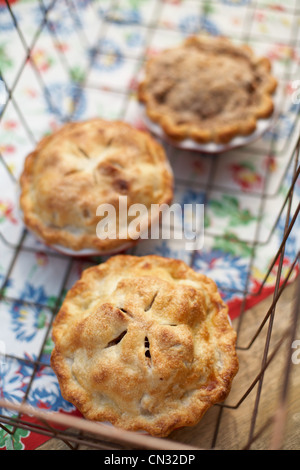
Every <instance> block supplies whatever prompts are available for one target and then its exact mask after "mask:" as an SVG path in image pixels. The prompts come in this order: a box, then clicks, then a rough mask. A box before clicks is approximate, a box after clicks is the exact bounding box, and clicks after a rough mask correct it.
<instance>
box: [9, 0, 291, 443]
mask: <svg viewBox="0 0 300 470" xmlns="http://www.w3.org/2000/svg"><path fill="white" fill-rule="evenodd" d="M57 1H58V0H52V1H50V0H49V1H45V0H39V2H38V4H39V8H40V12H41V15H42V17H41V18H42V19H41V22H40V25H39V27H38V28H37V30H36V33H35V34H34V35H33V37H32V38H31V40H30V41H29V42H28V39H27V38H26V37H25V36H24V34H23V31H22V25H21V24H20V23H19V22H18V18H17V16H16V13H15V9H14V5H13V3H12V4H11V2H9V1H8V0H5V6H4V7H3V8H6V9H7V12H8V13H9V15H10V19H11V22H12V23H13V25H14V27H15V31H16V33H17V35H18V37H19V39H20V42H21V44H22V47H23V49H24V59H23V61H22V63H21V64H20V68H19V70H18V71H17V73H16V75H15V77H14V80H12V81H11V83H10V84H8V82H7V80H6V79H5V77H4V76H3V75H1V77H0V78H1V80H2V82H3V83H4V86H5V89H6V92H7V97H6V100H5V103H4V105H3V106H2V109H1V114H0V117H1V118H3V117H4V116H5V113H6V111H7V108H8V106H9V105H10V106H12V107H13V109H14V111H15V113H16V114H17V116H18V118H19V120H20V122H21V123H22V125H23V128H24V131H25V133H26V135H27V137H28V140H29V141H30V142H31V143H32V145H35V144H36V142H37V141H38V140H39V136H36V135H35V133H34V130H33V129H32V128H31V126H30V121H29V119H28V116H27V115H25V114H24V112H23V109H22V104H21V103H20V102H18V101H17V99H16V98H15V90H16V87H17V86H18V83H19V81H20V80H21V79H22V74H23V73H24V69H25V67H26V66H27V64H30V67H31V69H32V71H33V73H34V75H35V77H36V80H37V82H38V83H39V86H40V87H41V89H42V90H43V95H44V97H45V100H46V101H47V103H48V106H49V108H50V109H52V110H53V111H54V114H55V111H56V104H55V103H54V102H53V96H52V94H51V91H50V90H49V89H48V84H47V83H46V82H45V80H44V78H43V75H42V74H41V72H40V70H39V69H38V68H37V67H36V64H35V61H34V60H33V59H32V51H33V49H34V47H35V45H36V43H37V41H38V39H39V37H40V36H41V35H42V34H43V32H44V30H47V31H48V32H50V33H51V34H50V36H51V38H52V40H53V41H54V42H55V43H56V45H57V44H59V42H60V39H59V35H57V32H56V30H55V28H53V26H52V23H51V13H52V12H53V11H54V10H55V6H56V4H57ZM63 1H64V3H65V6H66V10H65V11H66V12H67V14H68V15H69V20H70V22H71V23H72V27H73V29H74V31H75V32H76V34H78V39H79V41H80V43H81V44H82V45H83V48H86V49H88V50H89V51H90V54H89V56H88V64H87V66H86V68H85V73H84V76H81V77H79V78H78V77H77V78H76V79H74V75H73V74H72V70H71V65H70V61H69V58H68V57H67V55H66V54H65V52H64V50H63V48H62V47H58V48H56V50H57V51H58V57H59V61H60V65H61V71H62V74H63V75H64V76H65V77H66V80H67V81H71V82H72V83H73V84H75V87H76V93H75V98H74V106H73V109H72V112H71V113H66V114H64V115H63V116H62V115H61V112H60V122H61V123H62V122H67V121H69V120H72V119H76V106H77V104H78V103H79V101H80V96H81V93H82V90H84V89H85V87H86V86H87V83H88V77H89V73H90V71H91V69H92V66H93V62H94V61H95V60H96V58H97V57H99V55H101V54H106V52H105V49H103V44H104V40H105V35H106V32H107V29H108V28H109V26H110V25H111V24H112V22H114V21H117V22H121V23H127V24H129V25H130V22H131V21H132V20H131V19H130V18H129V19H128V18H124V17H120V10H119V7H120V5H121V2H120V1H116V0H111V1H110V2H106V9H105V11H103V10H101V14H100V13H99V8H98V7H99V2H98V1H90V2H89V7H90V8H91V9H92V10H93V12H94V16H95V19H97V18H98V17H99V21H100V16H101V27H100V28H99V31H98V32H97V37H96V39H95V40H94V41H93V43H91V39H90V35H89V31H86V30H84V28H81V27H80V28H79V27H78V21H79V20H80V18H79V12H78V9H77V3H76V0H63ZM194 3H197V5H198V12H199V18H201V19H202V20H203V19H205V16H206V14H207V12H206V6H207V2H205V1H200V2H195V1H194ZM212 3H214V2H212ZM257 3H258V2H254V1H253V2H248V6H247V15H246V21H245V24H244V27H243V31H242V34H241V36H240V37H239V38H237V39H238V40H239V41H243V42H248V41H249V39H251V41H257V43H258V44H259V43H260V41H261V38H260V37H259V36H256V35H255V34H254V33H253V32H252V22H253V17H254V13H255V11H256V10H257V9H258V8H263V5H262V6H261V5H260V4H259V5H258V4H257ZM154 4H155V8H153V13H152V17H151V18H150V19H149V21H148V23H147V24H140V25H139V26H140V27H141V28H143V29H144V31H145V42H144V48H143V50H142V51H141V53H140V56H139V57H138V59H136V58H134V59H135V71H134V73H133V76H136V75H137V74H138V72H139V70H140V69H141V67H142V66H143V63H144V61H145V58H146V56H147V49H148V47H149V44H150V42H151V39H152V36H153V34H154V33H155V32H156V31H157V30H158V29H161V30H163V29H164V25H162V24H159V22H158V20H159V16H160V13H161V10H162V8H163V4H164V2H161V1H156V2H154ZM289 13H290V14H291V16H292V17H293V18H294V21H293V25H292V29H291V35H290V39H289V41H288V43H287V44H286V45H287V47H290V48H293V47H295V45H296V44H297V41H298V36H299V25H300V22H299V18H300V9H299V8H298V7H297V5H296V3H295V7H294V8H293V9H291V10H289ZM203 28H204V27H203V21H202V22H200V23H199V25H198V27H197V31H201V29H203ZM169 31H170V29H167V32H169ZM266 40H267V39H266V38H264V41H266ZM127 58H128V59H132V57H130V56H129V55H128V57H127ZM295 77H296V74H295V71H293V70H291V68H290V66H289V64H287V66H286V67H285V71H284V74H283V77H282V82H283V83H286V82H289V81H291V80H293V79H295ZM74 80H75V81H74ZM98 89H99V90H102V91H104V92H105V86H104V87H101V86H99V87H98ZM110 91H112V90H110ZM113 93H115V94H118V95H121V96H122V103H123V104H122V107H121V108H122V109H121V111H120V112H119V115H118V118H119V119H126V116H127V112H128V107H129V105H130V100H131V97H132V94H133V93H134V87H132V86H129V87H127V88H124V89H123V88H121V87H118V88H116V89H113ZM287 99H288V98H287V97H286V96H285V95H283V98H282V106H283V105H284V101H285V100H287ZM299 119H300V115H299V113H298V114H295V119H294V122H293V128H292V129H291V134H292V133H293V132H295V129H297V126H298V123H299ZM289 143H290V141H289V138H287V139H286V141H285V145H284V146H283V147H282V148H278V146H277V141H276V139H275V137H274V138H272V139H271V140H270V147H269V151H268V154H269V155H270V156H272V158H275V159H276V158H278V159H280V158H281V157H282V156H283V155H285V156H286V154H287V152H289V155H288V164H287V167H286V171H285V173H284V175H283V178H286V176H287V175H288V174H289V178H290V186H289V190H288V192H287V194H286V195H285V199H284V201H283V203H282V205H281V207H278V214H276V217H275V218H274V227H273V228H272V229H271V230H270V235H269V238H270V237H271V235H272V233H273V231H274V229H275V227H276V226H277V224H278V221H279V219H281V218H282V217H284V218H285V224H284V225H285V227H284V233H283V236H282V241H281V244H280V246H279V247H278V249H277V252H276V253H274V258H273V261H272V263H271V264H270V266H269V269H268V270H267V272H266V273H264V279H263V281H262V283H261V286H260V288H259V290H258V291H257V292H255V293H253V292H250V274H251V271H252V268H253V262H254V258H255V254H256V250H257V248H258V246H260V244H261V241H260V240H259V232H260V229H261V224H262V220H263V214H264V210H265V204H266V202H267V201H268V199H270V198H271V197H273V196H272V195H270V194H269V193H268V183H269V168H268V166H266V167H265V169H264V174H263V188H262V190H260V191H257V193H256V192H255V191H254V192H252V193H251V196H252V197H253V198H255V199H256V200H257V201H258V218H257V220H258V222H257V226H256V231H255V235H254V237H253V238H252V239H251V240H237V243H238V242H240V243H247V245H248V247H249V249H250V252H251V256H250V260H249V266H248V275H247V280H246V284H245V287H244V289H243V290H241V291H239V293H240V294H242V296H243V302H242V306H241V312H240V315H239V317H238V319H237V321H236V329H237V332H238V346H237V348H238V351H239V353H240V354H241V355H244V356H245V357H248V358H249V357H251V356H252V354H253V350H254V349H255V345H256V344H257V343H259V346H260V349H259V360H258V362H257V364H256V369H255V370H254V371H253V375H252V378H250V379H249V381H246V382H245V384H244V385H245V386H244V388H243V391H242V392H241V391H240V393H239V394H236V395H234V397H233V400H235V401H234V402H232V401H230V403H232V404H230V403H229V404H228V403H224V404H220V405H216V409H217V412H216V416H215V421H214V429H213V431H212V433H211V435H210V444H209V445H207V446H205V448H218V447H219V445H220V444H219V437H220V429H221V428H222V422H223V417H224V415H225V414H226V411H230V412H231V413H232V414H233V415H234V413H236V412H237V410H240V409H241V408H242V407H243V406H244V404H246V405H247V403H249V399H250V398H249V397H251V400H253V399H254V403H252V402H251V410H252V411H251V415H250V417H249V430H248V433H247V436H246V437H245V438H244V443H243V445H242V448H244V449H250V448H252V446H253V445H255V443H256V442H257V441H258V440H259V437H260V436H261V435H262V434H263V433H264V432H265V430H266V429H269V430H270V429H271V430H272V431H271V434H272V439H271V443H270V447H274V448H280V446H281V445H282V441H283V438H284V436H283V429H284V425H285V422H286V415H287V403H288V385H289V381H290V376H291V355H290V352H291V345H292V344H293V341H294V340H295V338H296V337H297V336H296V335H297V326H298V324H297V319H298V314H299V308H300V299H299V292H300V284H299V280H298V281H297V284H295V288H296V294H297V295H296V296H295V301H294V306H293V309H292V310H291V313H290V314H289V315H287V319H286V321H285V324H284V327H283V329H282V330H280V334H279V337H278V335H277V336H276V335H274V328H275V327H274V324H275V323H276V322H275V313H276V310H278V305H280V299H281V297H282V295H283V294H284V292H285V289H286V287H287V285H288V284H289V282H290V280H291V279H294V278H295V274H298V270H299V261H300V259H299V253H298V254H297V256H296V257H295V259H294V261H293V263H292V264H291V266H290V267H289V269H288V271H287V272H285V273H284V271H283V259H284V253H285V248H286V244H287V242H288V240H289V237H290V234H291V232H292V230H293V228H294V227H295V223H296V221H297V218H298V215H299V210H300V205H299V204H298V206H296V207H294V206H293V201H294V198H293V197H294V189H295V185H296V184H297V182H298V181H299V171H300V166H299V155H300V139H298V140H297V142H296V144H295V145H294V147H293V148H292V149H291V148H290V147H289ZM166 150H167V153H168V156H169V158H170V161H171V164H173V163H175V161H176V158H177V153H176V151H174V149H172V148H171V146H169V145H166ZM240 152H241V153H243V152H244V153H245V154H246V153H249V152H255V154H256V155H259V154H260V153H261V155H265V154H266V150H265V148H264V149H263V150H262V149H261V148H260V146H259V144H258V145H257V146H256V145H252V146H251V148H248V147H244V148H241V149H240ZM220 158H222V156H218V155H217V156H216V157H215V161H214V162H215V163H214V165H212V166H211V172H210V177H209V179H208V180H207V181H206V182H205V183H202V184H201V183H199V182H197V187H198V188H199V187H200V188H201V189H202V190H203V192H204V194H205V201H207V200H208V198H209V195H210V193H211V191H214V190H222V192H224V193H228V194H233V193H234V192H239V191H240V190H238V189H232V188H228V187H226V185H224V186H222V185H221V186H220V185H216V184H215V179H214V176H215V172H216V168H217V167H218V162H219V161H220ZM0 163H1V164H2V165H4V167H5V169H6V171H7V174H8V176H9V178H11V179H12V182H13V183H14V184H17V178H16V177H15V176H14V175H13V173H12V172H11V170H10V168H9V167H8V165H7V162H6V160H5V158H3V156H2V155H1V154H0ZM175 178H176V184H177V185H179V186H180V185H185V184H187V183H188V184H190V182H187V181H185V180H184V179H183V178H181V177H180V176H176V175H175ZM205 201H204V203H205ZM26 236H27V230H26V229H25V228H24V230H23V231H22V233H21V235H20V238H19V240H18V242H17V243H12V242H11V241H10V240H8V239H7V237H6V235H5V233H0V239H1V241H2V243H3V244H5V246H6V247H7V249H8V250H11V251H12V252H13V256H12V258H11V261H10V264H9V266H8V268H7V271H6V273H5V276H4V279H3V281H2V285H1V289H0V302H3V301H5V302H9V303H11V304H14V305H16V306H17V307H20V306H23V305H25V306H26V305H27V306H31V307H33V308H36V309H46V310H47V311H48V312H49V315H50V317H51V321H50V322H49V325H48V328H47V331H46V334H45V337H44V340H43V342H42V344H41V348H40V353H39V355H38V356H37V358H36V359H34V360H32V359H29V358H26V357H21V356H20V357H19V356H17V355H12V354H9V355H6V358H8V359H16V360H17V361H19V362H20V363H23V364H27V365H29V366H30V367H31V368H32V374H31V378H30V381H29V383H28V385H27V389H26V393H25V395H24V398H23V400H22V404H21V405H16V404H12V403H7V402H5V401H3V400H0V409H4V408H7V409H13V410H15V412H16V415H15V416H14V417H11V416H9V417H8V416H5V415H4V414H1V415H0V428H2V429H3V430H5V431H6V432H8V433H10V434H12V435H13V434H14V433H15V431H16V429H24V430H30V431H32V432H35V433H37V434H41V435H44V436H48V437H56V438H57V439H60V440H62V441H63V442H64V443H66V444H67V446H68V447H69V448H71V449H74V448H77V447H78V446H80V445H88V446H90V447H94V448H98V449H110V448H111V449H114V448H115V449H122V448H143V449H147V448H154V449H160V448H163V449H172V448H174V446H175V448H176V449H180V448H183V449H184V448H189V447H190V448H193V446H189V445H187V444H184V442H180V441H173V440H170V441H168V440H163V442H161V441H160V440H157V439H152V438H149V437H147V436H134V437H132V436H131V435H130V433H126V432H119V431H116V432H115V431H112V429H111V428H108V427H105V426H104V427H101V426H100V427H99V426H98V427H97V426H94V424H92V423H86V422H85V421H84V420H82V419H81V418H77V417H71V416H65V415H59V416H57V415H56V414H53V413H48V414H47V413H46V412H44V411H41V410H39V409H32V408H29V407H28V406H27V400H28V396H29V393H30V389H31V385H32V383H33V381H34V379H35V377H36V375H37V374H38V372H39V370H40V369H41V368H45V367H49V364H48V363H47V362H45V360H44V357H43V351H44V346H45V344H46V341H47V340H48V338H49V335H50V332H51V324H52V321H53V319H54V317H55V315H56V314H57V312H58V310H59V306H60V304H61V301H62V299H63V296H64V292H65V290H66V287H67V283H68V279H69V275H70V272H71V269H72V267H73V264H74V259H73V258H69V257H65V256H64V255H61V254H59V253H56V252H52V251H51V252H49V254H48V255H49V256H50V257H52V258H58V259H62V260H65V261H66V270H65V273H64V276H63V279H62V283H61V286H60V289H59V293H58V295H57V299H56V301H55V303H54V305H52V306H51V307H50V306H45V305H44V304H42V303H39V302H30V301H26V300H23V299H20V298H17V297H13V296H11V295H8V294H7V292H6V287H7V285H8V282H9V279H10V276H11V273H12V271H13V269H14V267H15V265H16V263H17V262H18V259H19V257H20V255H21V254H22V253H36V251H37V248H35V247H32V246H29V245H27V244H26V243H25V241H26ZM206 236H207V237H211V238H213V237H215V236H216V235H215V234H214V233H213V232H212V233H210V231H209V230H207V232H206ZM218 237H221V238H222V237H223V238H226V237H228V235H226V234H221V235H220V234H218ZM269 238H268V240H267V241H266V242H264V243H267V242H268V241H269ZM133 252H134V250H133ZM194 256H195V253H193V252H192V253H191V254H190V259H189V263H190V265H191V266H192V265H193V260H194ZM90 262H91V263H98V262H99V259H96V260H90ZM275 266H276V283H275V288H274V291H273V293H272V296H271V300H270V298H269V300H270V305H269V306H268V307H266V310H265V315H264V316H263V318H261V317H259V318H257V321H256V323H255V329H254V330H253V331H252V332H251V334H250V333H249V334H247V335H245V328H247V327H248V326H247V315H246V312H247V310H248V303H247V301H248V299H249V296H252V297H253V298H255V296H257V297H258V296H259V295H260V294H261V291H262V289H263V288H264V286H265V285H266V283H267V281H268V279H269V277H270V275H271V273H272V272H273V271H274V267H275ZM224 290H225V291H226V287H224ZM274 336H276V342H275V345H274V344H273V343H274ZM284 347H285V348H286V349H285V350H284V352H282V351H283V349H284ZM279 355H280V357H281V358H282V357H284V358H285V360H284V367H283V369H284V371H285V373H284V376H283V378H282V380H281V381H280V382H279V383H278V388H279V390H280V397H279V403H278V407H277V410H276V413H275V416H273V414H272V415H271V416H270V418H269V420H267V421H266V422H263V423H260V422H259V416H260V403H261V396H262V393H263V391H264V389H265V387H266V385H265V384H266V382H265V376H266V373H267V372H268V370H269V369H270V368H271V366H272V364H273V363H274V359H275V360H277V359H278V357H279ZM240 390H241V389H240ZM29 415H30V416H35V418H36V420H35V421H34V422H32V420H28V416H29ZM258 422H259V423H258ZM178 438H179V439H180V438H181V435H179V436H178ZM175 439H176V436H175ZM185 442H186V441H185Z"/></svg>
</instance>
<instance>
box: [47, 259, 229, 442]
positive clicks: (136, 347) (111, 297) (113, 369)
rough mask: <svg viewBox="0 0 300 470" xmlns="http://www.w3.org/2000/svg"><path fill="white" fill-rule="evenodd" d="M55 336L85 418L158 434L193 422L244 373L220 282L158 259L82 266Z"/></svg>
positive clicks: (59, 370)
mask: <svg viewBox="0 0 300 470" xmlns="http://www.w3.org/2000/svg"><path fill="white" fill-rule="evenodd" d="M53 341H54V345H55V347H54V349H53V352H52V355H51V366H52V368H53V370H54V372H55V373H56V375H57V378H58V381H59V385H60V389H61V393H62V395H63V397H64V398H65V399H66V400H67V401H69V402H71V403H73V404H74V405H75V406H76V407H77V408H78V410H79V411H80V412H81V413H82V414H83V415H84V416H85V417H86V418H87V419H90V420H96V421H109V422H111V423H112V424H114V425H116V426H117V427H120V428H123V429H126V430H131V431H138V430H143V431H146V432H147V433H149V434H151V435H154V436H160V437H163V436H167V435H169V434H170V433H171V432H172V431H173V430H174V429H177V428H179V427H184V426H193V425H195V424H196V423H197V422H198V421H199V420H200V419H201V417H202V416H203V414H204V413H205V412H206V411H207V410H208V409H209V408H210V407H211V406H212V405H213V404H215V403H216V402H220V401H223V400H224V399H225V398H226V397H227V395H228V393H229V391H230V389H231V384H232V380H233V378H234V376H235V375H236V373H237V371H238V359H237V355H236V350H235V343H236V333H235V331H234V330H233V328H232V326H231V324H230V322H229V319H228V309H227V306H226V304H224V302H223V301H222V299H221V296H220V295H219V293H218V290H217V287H216V285H215V283H214V282H213V281H212V280H211V279H209V278H207V277H206V276H205V275H203V274H200V273H197V272H195V271H194V270H192V269H191V268H190V267H188V266H187V265H186V264H185V263H184V262H183V261H181V260H174V259H169V258H163V257H159V256H156V255H148V256H143V257H137V256H130V255H117V256H114V257H111V258H110V259H109V260H108V261H106V262H105V263H103V264H100V265H98V266H94V267H91V268H88V269H87V270H85V271H84V272H83V275H82V277H81V279H80V280H78V281H77V282H76V283H75V285H74V286H73V287H72V288H71V290H70V291H69V292H68V293H67V295H66V298H65V300H64V302H63V304H62V307H61V309H60V311H59V313H58V315H57V317H56V318H55V320H54V324H53Z"/></svg>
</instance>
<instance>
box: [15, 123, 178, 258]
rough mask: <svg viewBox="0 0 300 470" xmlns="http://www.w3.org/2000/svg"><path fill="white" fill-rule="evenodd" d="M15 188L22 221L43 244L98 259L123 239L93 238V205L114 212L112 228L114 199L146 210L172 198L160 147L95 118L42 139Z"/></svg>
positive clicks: (145, 136) (136, 132)
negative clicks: (92, 252) (95, 254)
mask: <svg viewBox="0 0 300 470" xmlns="http://www.w3.org/2000/svg"><path fill="white" fill-rule="evenodd" d="M20 184H21V196H20V206H21V210H22V211H23V216H24V222H25V224H26V225H27V226H28V228H29V229H31V230H32V231H33V232H35V234H36V235H38V236H39V237H40V238H42V239H43V240H44V241H45V242H46V244H50V245H54V244H58V245H61V246H63V247H67V248H69V249H71V250H82V249H97V250H99V252H103V253H106V252H107V251H108V252H111V250H118V248H119V247H120V246H121V245H122V244H124V238H125V237H124V233H123V232H124V231H123V232H122V238H121V237H118V236H116V237H115V239H113V238H112V237H111V238H106V239H104V238H105V237H103V238H102V239H101V238H99V237H98V236H97V233H96V227H97V224H98V223H99V221H100V217H98V216H97V207H98V206H99V205H101V204H110V205H112V206H113V207H114V208H115V210H116V226H117V227H118V226H119V223H120V224H121V222H120V217H119V215H120V214H119V200H120V196H126V197H127V199H126V201H127V204H128V207H129V206H131V205H133V204H135V203H138V204H143V205H144V206H146V208H147V209H149V207H150V205H151V204H164V203H170V201H171V200H172V197H173V176H172V172H171V169H170V166H169V163H168V160H167V157H166V154H165V152H164V149H163V147H162V146H160V145H159V144H158V143H157V142H156V141H155V140H154V139H153V138H152V137H151V136H150V134H148V133H146V132H142V131H139V130H137V129H135V128H133V127H132V126H130V125H129V124H127V123H125V122H121V121H105V120H102V119H96V118H95V119H91V120H88V121H84V122H72V123H67V124H65V125H64V126H62V128H61V129H59V130H58V131H57V132H55V133H53V134H52V135H49V136H46V137H44V138H43V139H42V140H41V142H40V143H39V144H38V145H37V147H36V149H35V150H34V151H33V152H32V153H31V154H30V155H28V156H27V158H26V160H25V166H24V171H23V173H22V175H21V180H20ZM124 221H125V222H124V223H126V219H124ZM122 223H123V219H122ZM128 223H129V219H128ZM150 223H151V220H150V219H148V220H147V224H150ZM124 228H127V227H121V230H120V232H121V231H122V230H123V229H124ZM127 235H128V234H127ZM128 239H129V241H132V240H130V236H129V235H128ZM125 241H126V240H125Z"/></svg>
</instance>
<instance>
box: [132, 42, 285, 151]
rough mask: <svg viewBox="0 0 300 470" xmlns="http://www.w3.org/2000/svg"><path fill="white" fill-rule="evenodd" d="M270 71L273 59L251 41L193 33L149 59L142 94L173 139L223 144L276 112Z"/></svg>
mask: <svg viewBox="0 0 300 470" xmlns="http://www.w3.org/2000/svg"><path fill="white" fill-rule="evenodd" d="M270 71H271V64H270V61H269V60H268V59H267V58H266V57H262V58H258V57H256V56H255V55H254V54H253V51H252V50H251V48H250V47H249V46H247V45H242V46H238V45H235V44H233V43H232V42H231V41H230V40H229V39H228V38H223V37H210V36H204V35H203V36H191V37H188V38H187V39H186V40H185V41H184V43H183V44H182V45H180V46H177V47H174V48H171V49H167V50H165V51H162V52H161V53H158V54H157V55H156V56H154V57H152V58H150V59H149V60H148V61H147V63H146V67H145V77H144V79H143V81H142V82H141V83H140V85H139V88H138V98H139V100H140V101H141V102H142V103H143V104H144V105H145V108H146V109H145V112H146V114H147V116H148V117H149V118H150V119H151V120H152V121H154V122H155V123H158V124H159V125H160V126H161V128H162V129H163V131H164V132H165V134H166V135H167V136H169V137H171V138H172V139H174V140H178V141H180V140H183V139H186V138H191V139H193V140H194V141H196V142H199V143H208V142H215V143H219V144H220V143H221V144H224V143H228V142H230V141H231V140H232V139H233V138H234V137H236V136H238V135H240V136H246V135H249V134H252V133H253V132H254V131H255V129H256V126H257V120H258V119H262V118H268V117H270V116H271V115H272V113H273V111H274V104H273V99H272V94H273V93H274V91H275V89H276V87H277V81H276V79H275V78H274V77H273V76H272V75H271V73H270Z"/></svg>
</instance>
